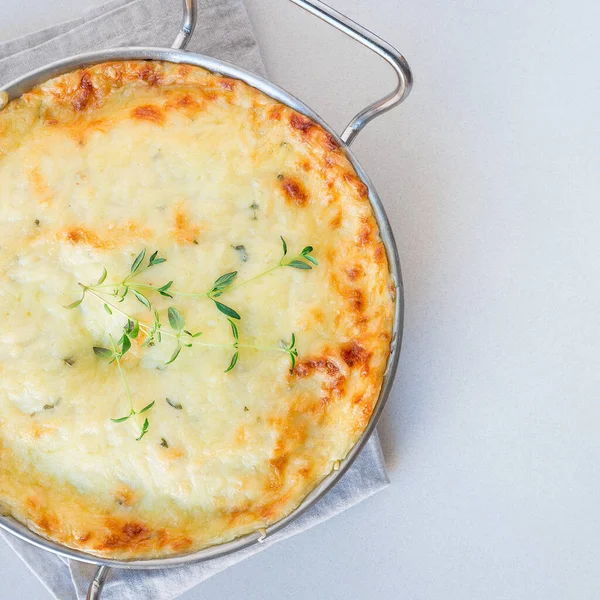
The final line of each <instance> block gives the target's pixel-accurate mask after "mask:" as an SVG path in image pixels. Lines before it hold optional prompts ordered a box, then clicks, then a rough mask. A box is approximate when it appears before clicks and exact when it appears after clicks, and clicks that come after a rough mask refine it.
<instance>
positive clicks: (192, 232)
mask: <svg viewBox="0 0 600 600" xmlns="http://www.w3.org/2000/svg"><path fill="white" fill-rule="evenodd" d="M199 233H200V228H199V227H198V226H197V225H195V224H193V223H192V222H191V219H190V217H189V216H188V215H187V213H186V212H185V210H184V209H183V207H182V206H181V204H179V205H178V206H177V208H176V209H175V226H174V227H173V229H172V237H173V239H174V240H175V241H176V242H179V243H187V244H193V243H194V240H197V238H198V235H199Z"/></svg>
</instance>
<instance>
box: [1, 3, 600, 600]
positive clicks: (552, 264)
mask: <svg viewBox="0 0 600 600" xmlns="http://www.w3.org/2000/svg"><path fill="white" fill-rule="evenodd" d="M101 1H102V0H85V1H84V0H54V1H52V2H44V1H43V0H19V1H18V2H15V1H14V0H0V39H8V38H11V37H14V36H17V35H21V34H23V33H26V32H29V31H32V30H35V29H38V28H40V27H44V26H47V25H50V24H54V23H57V22H59V21H62V20H66V19H68V18H71V17H74V16H78V15H79V14H80V13H81V12H83V10H84V8H85V7H86V6H88V5H90V4H92V3H93V2H101ZM165 1H167V0H165ZM246 1H247V5H248V10H249V12H250V17H251V19H252V22H253V24H254V26H255V28H256V31H257V34H258V37H259V41H260V43H261V46H262V50H263V55H264V58H265V62H266V64H267V68H268V70H269V73H270V76H271V78H272V79H273V80H274V81H275V82H277V83H279V84H280V85H283V86H284V87H285V88H287V89H289V90H290V91H291V92H292V93H294V94H296V95H298V96H299V97H300V98H302V99H303V100H305V101H306V102H307V103H308V104H309V105H311V106H312V107H313V108H315V109H316V110H317V111H318V112H320V113H321V114H322V115H323V116H324V118H325V119H326V120H327V121H329V122H330V123H332V124H334V125H336V126H338V127H341V126H342V125H344V124H345V121H346V120H347V119H348V118H349V117H350V116H351V115H352V114H353V113H354V112H355V111H356V110H357V109H358V108H360V107H362V106H363V105H364V104H365V103H366V102H368V101H369V100H371V99H373V98H374V97H375V96H376V95H377V94H378V93H380V92H383V91H385V90H387V89H388V88H389V86H390V83H391V76H390V74H389V72H388V70H387V68H386V67H385V66H384V65H382V64H380V63H379V62H378V60H377V59H376V58H374V57H373V56H371V55H370V54H369V53H368V51H366V50H364V49H362V48H361V47H359V46H357V45H355V44H354V43H352V42H350V41H348V40H346V39H344V38H343V37H342V36H341V34H338V33H337V32H335V31H332V30H330V29H329V28H328V27H327V26H326V25H324V24H321V23H319V22H316V21H315V20H314V19H313V18H311V17H310V16H309V15H306V14H304V13H303V12H302V11H300V10H299V9H297V8H295V7H293V6H291V5H288V3H287V2H285V1H284V0H246ZM331 4H332V5H333V6H335V7H336V8H338V9H340V10H342V11H344V12H346V13H347V14H348V15H349V16H351V17H353V18H354V19H355V20H357V21H359V22H360V23H362V24H364V25H365V26H367V27H369V28H371V29H372V30H374V31H376V32H377V33H379V34H380V35H382V36H383V37H384V38H385V39H387V40H389V41H390V42H391V43H393V44H394V45H395V46H397V47H398V48H399V49H400V50H401V51H402V52H403V53H404V54H405V55H406V57H407V58H408V60H409V62H410V64H411V66H412V68H413V70H414V73H415V78H416V85H415V89H414V92H413V94H412V95H411V97H410V98H409V100H408V101H407V103H406V105H404V106H402V107H401V108H399V109H396V110H395V111H393V112H392V113H388V114H387V115H385V116H383V117H381V118H380V119H379V120H377V121H375V122H373V123H372V124H371V125H369V126H368V128H367V130H366V131H364V132H363V134H361V136H360V137H359V138H358V140H357V142H356V144H355V151H356V154H357V155H358V157H359V159H360V160H361V162H362V164H363V166H364V167H365V168H366V170H367V172H368V173H369V174H370V175H371V177H372V179H373V180H374V182H375V185H376V187H377V188H378V190H379V193H380V195H381V197H382V199H383V201H384V204H385V206H386V207H387V210H388V214H389V216H390V218H391V221H392V224H393V227H394V230H395V233H396V236H397V241H398V246H399V250H400V256H401V260H402V265H403V271H404V280H405V287H406V307H407V308H406V329H405V341H404V347H403V351H402V356H401V364H400V369H399V376H398V381H397V383H396V386H395V389H394V393H393V394H392V397H391V398H390V401H389V404H388V407H387V409H386V412H385V414H384V415H383V418H382V423H381V426H380V432H381V435H382V440H383V444H384V451H385V455H386V459H387V463H388V467H389V470H390V476H391V479H392V485H391V486H390V487H389V488H388V489H387V490H385V491H384V492H382V493H380V494H378V495H376V496H375V497H373V498H371V499H369V500H368V501H366V502H364V503H363V504H361V505H360V506H358V507H356V508H353V509H351V510H349V511H347V512H346V513H344V514H343V515H341V516H339V517H336V518H335V519H332V520H330V521H329V522H327V523H325V524H323V525H320V526H319V527H317V528H316V529H313V530H311V531H309V532H307V533H305V534H302V535H299V536H297V537H295V538H293V539H291V540H288V541H285V542H283V543H280V544H278V545H276V546H274V547H272V548H270V549H268V550H266V551H264V552H262V553H260V554H258V555H257V556H255V557H253V558H251V559H249V560H247V561H245V562H243V563H241V564H238V565H237V566H235V567H233V568H231V569H228V570H226V571H225V572H223V573H221V574H219V575H217V576H216V577H214V578H213V579H211V580H209V581H208V582H206V583H204V584H202V585H201V586H200V587H199V588H197V589H196V590H194V591H193V592H190V593H188V594H186V595H185V596H183V597H182V598H184V599H185V600H200V599H202V600H217V599H223V598H238V599H246V598H256V599H261V600H281V599H282V598H286V599H290V600H304V599H313V598H317V599H327V600H330V599H331V600H335V599H344V600H348V599H355V598H356V599H363V598H364V599H367V598H369V599H371V598H377V599H383V600H387V599H390V600H392V599H394V600H396V599H399V598H402V599H405V598H406V599H424V600H431V599H435V600H437V599H439V600H464V599H470V598H477V599H479V598H485V599H513V598H523V599H527V600H532V599H535V600H537V599H540V600H541V599H543V600H551V599H557V600H558V599H560V600H563V599H569V600H571V599H576V600H579V599H581V600H584V599H586V600H587V599H590V600H591V599H597V598H598V597H600V550H599V546H598V544H599V540H600V519H599V516H598V514H599V510H600V482H599V473H598V470H599V469H598V464H599V459H600V431H599V429H600V427H599V420H600V406H599V399H600V398H599V389H600V385H599V384H600V368H599V362H600V347H599V346H600V344H599V343H598V340H599V339H600V301H599V298H598V295H599V292H600V260H599V259H600V236H599V226H600V198H599V191H600V139H599V138H600V84H599V82H600V77H599V76H598V69H597V60H598V58H597V57H598V55H599V54H600V41H599V34H598V32H597V28H598V24H599V22H600V4H599V3H597V2H595V1H594V0H588V1H584V0H582V1H580V2H573V1H566V0H554V1H552V0H528V1H526V2H523V1H521V0H487V1H484V0H463V1H460V2H458V1H449V0H438V1H436V0H419V1H414V0H413V1H409V0H402V1H400V0H379V1H375V0H331ZM0 562H1V564H2V567H0V572H1V574H2V580H1V582H0V590H1V593H0V595H1V597H2V598H3V599H5V600H17V599H19V600H21V599H23V598H28V599H29V598H36V599H38V598H39V599H41V600H43V599H45V598H47V597H48V594H47V592H45V590H44V589H43V587H42V586H41V585H40V584H39V583H38V582H37V580H35V579H34V577H33V576H32V575H31V574H30V573H29V572H28V571H27V569H26V567H25V566H24V565H23V564H22V563H21V562H20V560H19V559H17V558H16V557H15V556H14V555H13V554H12V552H11V551H10V550H9V549H8V548H6V547H5V546H0ZM148 600H149V599H148Z"/></svg>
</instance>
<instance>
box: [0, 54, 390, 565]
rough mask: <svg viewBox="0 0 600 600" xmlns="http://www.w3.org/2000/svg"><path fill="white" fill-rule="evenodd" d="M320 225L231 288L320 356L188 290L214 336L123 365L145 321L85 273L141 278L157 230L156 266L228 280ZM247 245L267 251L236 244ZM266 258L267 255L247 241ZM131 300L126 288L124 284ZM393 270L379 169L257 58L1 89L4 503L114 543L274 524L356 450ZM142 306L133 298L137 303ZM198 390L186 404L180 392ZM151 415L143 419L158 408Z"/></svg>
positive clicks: (187, 539) (200, 540)
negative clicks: (116, 343) (238, 69)
mask: <svg viewBox="0 0 600 600" xmlns="http://www.w3.org/2000/svg"><path fill="white" fill-rule="evenodd" d="M280 236H284V237H285V238H286V240H287V243H288V246H289V255H290V256H291V255H294V254H297V253H299V252H300V251H301V249H302V248H303V247H304V246H306V245H312V246H314V252H313V254H314V256H315V257H316V258H317V259H318V261H319V266H318V267H315V268H313V269H312V270H310V271H308V270H298V269H293V268H280V269H277V270H276V271H274V272H272V273H270V274H268V275H266V276H264V277H261V278H259V279H257V280H256V281H253V282H251V283H248V284H247V285H244V286H242V287H240V288H239V289H236V290H232V291H231V292H229V293H227V294H226V295H224V296H223V297H222V299H223V301H224V302H226V303H227V304H228V305H229V306H232V307H234V308H236V310H238V312H239V313H240V314H241V315H242V319H241V321H239V325H238V327H239V334H240V343H242V344H254V345H261V346H266V347H274V348H277V347H279V345H280V342H281V341H282V340H283V341H288V342H289V340H290V337H291V334H292V332H295V334H296V337H297V348H298V351H299V357H298V362H297V364H296V367H295V369H294V371H293V372H291V373H290V363H289V358H288V357H287V355H286V354H285V353H282V352H280V351H277V350H254V349H249V348H241V349H240V355H239V361H238V364H237V366H236V367H235V368H234V369H233V370H232V371H230V372H228V373H225V372H224V370H225V368H226V367H227V365H228V364H229V361H230V359H231V355H232V348H231V346H230V344H231V341H232V337H231V329H230V326H229V324H228V323H227V320H226V319H225V317H224V316H223V315H222V314H221V313H219V312H218V311H217V310H216V309H215V306H214V304H213V303H212V302H211V301H210V300H208V299H207V298H202V297H199V298H191V297H176V298H175V299H174V300H170V299H168V298H164V297H161V296H159V295H158V294H156V293H153V292H149V293H148V296H149V297H150V298H151V301H152V303H153V306H155V307H156V308H157V309H158V310H159V312H160V314H161V315H162V317H161V318H162V321H163V322H164V323H165V325H164V326H165V327H168V324H166V323H167V319H166V310H167V308H168V306H171V305H176V306H177V308H178V309H179V310H180V311H181V313H182V314H183V315H184V317H185V319H186V327H187V328H189V329H190V330H192V331H202V332H203V336H202V338H200V339H201V341H204V342H206V343H214V344H222V345H224V346H225V347H194V348H184V350H183V351H182V353H181V355H180V356H179V358H178V359H177V360H176V361H175V362H174V363H172V364H170V365H168V366H167V367H165V366H164V365H165V362H166V360H168V358H169V357H170V355H171V353H172V351H173V347H174V341H173V340H172V339H170V338H167V336H164V337H163V341H162V343H161V344H156V345H154V346H153V347H150V348H141V347H140V345H141V342H142V341H143V337H144V336H143V335H140V337H139V338H138V339H137V340H134V345H133V347H132V349H131V350H130V352H129V353H128V354H127V355H126V356H125V357H124V359H123V370H124V373H125V375H126V378H127V381H128V383H129V386H130V388H131V391H132V395H133V402H134V406H135V408H136V409H137V410H139V409H141V408H142V407H143V406H146V405H147V404H149V403H150V402H152V401H154V402H155V405H154V406H153V407H152V408H151V409H150V410H149V411H148V412H146V413H144V415H143V416H135V417H132V418H131V419H129V420H128V421H126V422H124V423H114V422H112V421H111V420H110V418H111V417H119V416H121V415H123V414H126V412H127V409H128V405H127V398H126V395H125V390H124V386H123V382H122V380H121V379H120V377H119V372H118V369H117V368H116V365H115V364H112V365H111V364H107V363H106V362H105V361H101V360H99V359H98V358H97V357H96V356H95V354H94V353H93V351H92V348H93V346H109V345H110V342H109V337H108V336H109V334H112V335H113V336H117V337H118V336H120V329H121V327H122V326H123V324H124V321H125V319H124V318H122V317H120V316H119V315H118V314H117V313H114V314H113V315H112V316H110V315H108V314H107V312H106V311H105V310H104V309H103V306H102V304H100V303H98V302H95V301H94V299H93V298H90V297H88V298H86V299H85V301H84V302H83V303H82V304H81V305H80V306H78V307H77V308H75V309H72V310H65V309H64V308H63V305H65V304H68V303H69V302H71V301H72V300H74V299H75V298H77V294H73V292H74V291H76V290H77V289H78V286H77V284H78V282H82V283H88V284H89V283H94V282H95V281H97V279H98V277H99V276H100V275H101V273H102V267H103V266H104V267H106V269H107V270H108V273H109V275H108V279H107V282H111V281H120V280H122V279H123V277H125V276H126V275H127V273H128V272H129V268H130V265H131V263H132V260H133V259H134V258H135V256H136V255H137V254H138V253H139V252H140V250H141V249H142V248H147V249H148V253H150V252H152V251H154V250H155V249H156V250H159V251H160V255H161V256H164V257H166V258H167V262H166V263H163V264H161V265H157V266H155V267H153V268H152V269H151V270H148V271H147V272H145V273H144V274H143V275H142V276H140V278H139V281H141V282H143V283H147V284H151V285H161V284H164V283H166V282H167V281H169V280H174V282H175V283H174V284H173V288H174V289H177V290H183V291H187V292H206V291H208V290H210V288H211V287H212V284H213V282H214V281H215V279H216V278H217V277H219V276H220V275H222V274H224V273H227V272H230V271H234V270H236V271H238V279H237V280H236V282H242V281H246V280H249V279H251V278H252V277H253V276H255V275H256V274H259V273H261V272H263V271H265V270H266V269H269V268H270V267H272V266H274V265H276V264H277V262H278V261H279V258H280V256H281V242H280ZM236 246H244V249H245V252H241V251H240V249H239V248H238V250H236V249H235V247H236ZM244 259H245V260H244ZM109 299H110V298H109ZM393 303H394V300H393V288H392V285H391V279H390V276H389V273H388V266H387V261H386V256H385V252H384V248H383V246H382V244H381V242H380V240H379V238H378V230H377V226H376V223H375V220H374V217H373V214H372V210H371V206H370V204H369V201H368V196H367V190H366V187H365V186H364V184H363V183H362V182H361V181H360V180H359V178H358V177H357V175H356V173H355V172H354V170H353V169H352V167H351V165H350V163H349V162H348V160H347V159H346V157H345V156H344V154H343V152H342V151H341V150H340V149H339V148H338V146H337V144H336V143H335V141H334V140H333V139H332V138H331V136H330V135H329V134H328V133H327V132H325V131H324V130H323V129H322V128H321V127H319V126H318V125H316V124H315V123H313V122H312V121H310V120H309V119H307V118H306V117H304V116H303V115H300V114H298V113H296V112H295V111H293V110H292V109H290V108H288V107H285V106H283V105H281V104H279V103H277V102H276V101H274V100H272V99H271V98H269V97H267V96H265V95H263V94H262V93H260V92H258V91H257V90H255V89H253V88H251V87H249V86H247V85H245V84H244V83H242V82H240V81H236V80H231V79H227V78H224V77H221V76H217V75H213V74H210V73H208V72H206V71H204V70H202V69H199V68H194V67H190V66H181V65H173V64H168V63H159V62H122V63H110V64H102V65H97V66H94V67H91V68H89V69H87V70H83V71H76V72H73V73H69V74H67V75H64V76H61V77H58V78H56V79H53V80H51V81H49V82H47V83H45V84H43V85H42V86H40V87H38V88H36V89H34V90H33V91H31V92H30V93H27V94H25V95H24V96H23V97H22V98H20V99H18V100H15V101H13V102H11V103H9V104H8V106H7V107H6V108H4V109H3V110H1V111H0V501H1V503H2V506H3V507H4V509H5V511H6V512H8V513H10V514H12V515H13V516H15V517H16V518H17V519H19V520H21V521H23V522H25V523H26V524H27V525H28V526H29V527H31V528H32V529H33V530H35V531H37V532H39V533H41V534H42V535H44V536H46V537H49V538H51V539H54V540H56V541H58V542H61V543H63V544H66V545H69V546H71V547H74V548H79V549H83V550H85V551H88V552H91V553H93V554H96V555H101V556H109V557H113V558H142V557H156V556H166V555H169V554H177V553H183V552H190V551H193V550H196V549H199V548H201V547H205V546H208V545H212V544H217V543H220V542H223V541H226V540H230V539H232V538H234V537H236V536H239V535H242V534H244V533H248V532H251V531H255V530H257V529H259V528H262V527H265V526H268V525H270V524H271V523H273V522H275V521H277V520H279V519H281V518H282V517H283V516H285V515H286V514H288V513H289V512H290V511H292V510H293V509H294V508H295V507H296V506H298V504H299V503H300V502H301V501H302V499H303V498H304V497H305V496H306V494H308V493H309V492H310V490H311V489H313V488H314V486H315V485H316V484H317V483H318V482H319V481H320V480H321V479H322V478H323V477H324V476H325V475H326V474H328V473H329V472H330V471H331V469H332V468H333V467H334V465H335V464H336V462H337V461H338V460H340V459H343V458H344V456H345V455H346V454H347V452H348V451H349V450H350V448H351V447H352V446H353V445H354V443H355V442H356V440H357V439H358V437H359V436H360V434H361V432H362V431H363V430H364V428H365V426H366V425H367V423H368V421H369V418H370V416H371V413H372V411H373V407H374V405H375V403H376V401H377V398H378V393H379V389H380V385H381V380H382V376H383V371H384V368H385V365H386V360H387V357H388V352H389V344H390V337H391V326H392V314H393ZM119 306H120V307H121V308H122V309H123V310H124V311H127V312H129V313H131V314H135V315H136V317H138V318H139V319H140V320H141V321H142V322H151V320H152V317H151V313H149V312H148V311H146V309H145V308H144V307H143V306H142V305H141V304H140V303H138V302H137V301H136V300H135V299H133V298H132V297H131V294H130V295H129V296H128V297H127V298H126V299H125V301H124V302H123V304H121V305H119ZM166 398H169V399H170V400H171V401H172V404H178V405H180V406H181V409H176V408H173V406H171V405H170V404H169V403H167V401H166ZM146 416H147V417H148V420H149V422H150V426H149V430H148V433H147V434H146V435H145V436H144V437H143V438H142V439H141V440H140V441H136V437H137V436H138V435H139V432H140V426H141V425H142V422H143V418H144V417H146Z"/></svg>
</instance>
